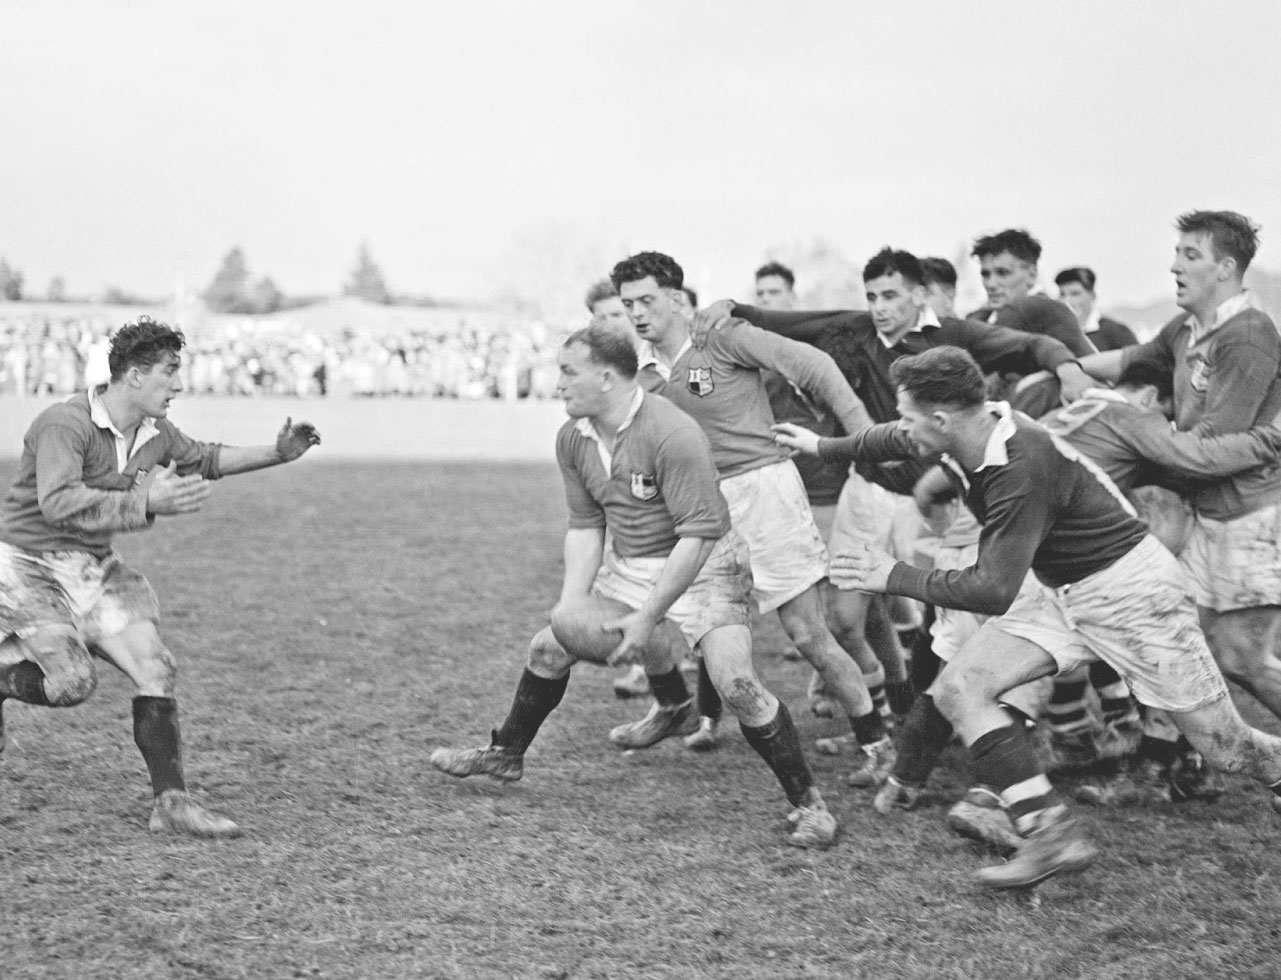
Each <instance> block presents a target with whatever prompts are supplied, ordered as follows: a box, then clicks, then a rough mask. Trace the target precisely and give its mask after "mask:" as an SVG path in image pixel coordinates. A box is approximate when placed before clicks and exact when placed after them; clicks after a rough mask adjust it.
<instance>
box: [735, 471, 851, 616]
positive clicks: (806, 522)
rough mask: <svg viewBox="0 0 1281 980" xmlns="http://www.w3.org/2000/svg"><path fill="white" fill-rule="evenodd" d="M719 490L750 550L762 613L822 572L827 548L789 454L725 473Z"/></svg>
mask: <svg viewBox="0 0 1281 980" xmlns="http://www.w3.org/2000/svg"><path fill="white" fill-rule="evenodd" d="M721 494H722V496H724V498H725V502H726V503H727V504H729V517H730V522H731V523H732V524H733V526H734V530H735V531H737V532H738V533H739V534H740V535H741V536H742V538H743V540H744V541H746V542H747V547H748V549H749V551H750V553H751V560H752V581H753V583H754V585H753V589H754V591H753V596H754V597H755V599H756V605H757V607H758V608H759V609H760V611H761V612H763V613H765V612H770V611H772V610H774V609H777V608H778V607H779V606H781V605H783V603H785V602H787V601H788V600H790V599H795V598H796V597H797V596H798V595H800V594H801V593H802V592H804V591H805V590H806V589H808V588H809V587H810V586H811V585H814V584H815V583H817V582H821V581H822V580H823V579H824V578H826V577H827V548H826V547H824V545H823V538H822V536H821V535H820V534H819V531H818V525H816V524H815V523H814V515H813V514H812V513H811V512H810V505H809V500H808V499H807V498H806V496H805V484H803V483H802V482H801V475H800V473H798V472H797V470H796V464H795V463H793V462H792V461H791V460H790V459H789V460H784V461H783V462H781V463H774V464H771V465H770V466H761V467H758V468H757V469H754V470H748V471H747V472H746V473H739V474H738V475H737V476H730V477H726V478H725V479H723V480H721Z"/></svg>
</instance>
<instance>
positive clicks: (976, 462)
mask: <svg viewBox="0 0 1281 980" xmlns="http://www.w3.org/2000/svg"><path fill="white" fill-rule="evenodd" d="M997 421H998V419H997V417H996V416H995V415H993V414H992V413H991V412H986V411H983V412H977V413H976V414H974V415H973V416H971V417H968V418H965V419H964V420H958V424H957V428H956V433H955V436H954V441H953V444H952V447H951V448H950V449H949V450H948V453H949V454H950V455H951V456H952V457H953V458H955V459H956V461H957V462H958V463H960V464H961V465H962V466H964V467H965V469H966V470H968V471H969V472H971V473H973V472H974V471H975V470H977V469H978V468H979V467H980V466H982V465H983V458H984V457H985V456H986V455H987V444H988V442H990V441H991V439H992V431H993V430H994V429H995V428H996V424H997Z"/></svg>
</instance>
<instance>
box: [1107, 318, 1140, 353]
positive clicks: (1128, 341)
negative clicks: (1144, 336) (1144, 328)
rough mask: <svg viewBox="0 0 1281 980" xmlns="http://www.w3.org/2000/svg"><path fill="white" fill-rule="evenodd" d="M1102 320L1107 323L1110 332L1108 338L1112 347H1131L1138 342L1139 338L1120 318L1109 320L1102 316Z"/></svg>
mask: <svg viewBox="0 0 1281 980" xmlns="http://www.w3.org/2000/svg"><path fill="white" fill-rule="evenodd" d="M1102 322H1103V323H1105V324H1106V325H1107V327H1108V330H1109V332H1110V333H1111V337H1110V340H1111V341H1112V344H1113V347H1114V348H1118V347H1132V346H1134V345H1135V344H1137V343H1138V342H1139V338H1138V337H1136V336H1135V335H1134V331H1133V330H1131V329H1130V328H1129V327H1127V326H1126V325H1125V324H1124V323H1122V322H1121V321H1120V320H1109V319H1108V318H1107V317H1104V318H1103V320H1102Z"/></svg>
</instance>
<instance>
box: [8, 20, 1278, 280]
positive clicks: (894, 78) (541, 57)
mask: <svg viewBox="0 0 1281 980" xmlns="http://www.w3.org/2000/svg"><path fill="white" fill-rule="evenodd" d="M0 12H2V13H3V23H4V33H5V40H6V43H5V53H4V56H3V58H0V91H3V95H2V96H0V133H3V140H4V142H3V149H2V150H0V188H2V190H3V196H2V197H0V200H2V201H3V206H2V208H0V257H5V258H7V259H8V260H9V261H10V262H11V263H12V264H14V265H16V266H18V267H19V268H20V269H21V270H22V271H23V272H24V273H25V274H26V277H27V284H28V289H29V291H31V292H35V293H43V291H44V289H45V287H46V285H47V283H48V282H49V279H50V277H52V276H53V275H55V274H58V275H62V276H63V277H65V279H66V280H67V285H68V288H69V290H70V292H72V293H97V292H99V291H100V290H101V289H102V288H103V286H104V285H106V284H108V283H112V284H119V285H121V286H124V287H126V288H129V289H132V290H136V291H142V292H146V293H150V294H153V295H163V294H164V293H166V292H167V291H168V290H169V289H170V288H171V285H172V283H173V281H174V279H175V275H176V274H185V275H186V276H187V278H188V279H189V280H190V281H191V284H192V285H193V286H195V287H196V288H203V287H204V285H205V284H207V282H208V281H209V279H210V277H211V276H212V274H213V272H214V270H215V268H216V267H217V265H218V262H219V260H220V258H221V256H222V255H223V254H224V253H225V252H226V251H227V250H228V249H229V248H230V247H231V246H233V245H240V246H242V247H243V248H244V250H245V252H246V254H247V257H248V260H249V263H250V266H251V268H252V270H253V271H254V272H256V273H258V274H264V273H266V274H270V275H272V276H273V277H274V278H275V280H276V282H277V283H278V284H279V285H280V286H281V287H282V288H283V289H284V290H285V291H286V292H288V293H295V294H296V293H304V292H325V293H333V292H336V291H337V289H338V287H339V285H340V284H341V282H342V280H343V278H344V277H345V276H346V273H347V271H348V270H349V268H350V267H351V265H352V262H353V259H354V256H355V253H356V249H357V246H358V243H359V242H360V241H362V240H367V241H368V242H369V245H370V247H371V249H372V252H373V254H374V257H375V258H376V259H377V261H378V262H379V263H380V264H381V265H382V267H383V269H384V271H385V273H386V276H387V279H388V280H389V282H390V284H391V286H392V288H393V289H395V290H397V291H403V292H410V293H430V294H434V295H438V296H447V297H483V296H485V295H487V294H489V293H491V292H492V291H493V290H494V289H495V288H496V284H498V282H499V281H500V280H501V279H502V277H503V270H502V266H503V263H504V256H508V255H509V254H510V252H511V242H512V241H513V240H514V239H517V238H519V237H521V236H526V237H529V236H531V235H532V236H533V237H535V238H537V237H538V236H540V235H541V236H544V237H545V236H546V235H547V234H548V232H547V229H548V228H560V229H563V231H564V234H565V236H566V237H567V238H568V239H575V240H577V239H584V240H600V241H607V242H609V243H611V244H612V243H615V242H617V243H619V244H621V245H624V246H625V247H627V248H629V249H641V248H656V249H659V250H662V251H667V252H670V253H671V254H673V255H675V256H676V258H677V259H678V260H680V261H681V262H682V263H684V264H685V266H686V268H687V269H688V270H690V271H691V273H692V275H693V277H694V278H695V279H696V281H697V285H699V286H700V288H702V289H703V290H705V291H710V293H711V294H712V295H721V294H737V295H739V296H740V297H741V296H743V295H744V294H745V290H746V288H747V287H748V286H749V285H750V280H751V270H752V269H753V268H755V266H756V265H757V264H759V262H760V261H761V259H762V258H763V257H764V254H765V252H766V250H767V249H768V248H769V247H770V246H772V245H783V244H787V243H789V242H793V241H796V240H800V239H807V238H811V237H814V236H823V237H826V238H828V239H830V240H831V241H833V242H834V243H835V244H837V245H838V246H839V247H840V248H841V249H842V250H843V251H844V252H845V253H846V254H847V255H848V256H849V257H850V258H851V259H854V260H856V261H857V262H858V263H859V264H860V265H861V263H862V261H863V260H864V259H865V258H866V257H867V256H868V255H869V254H870V253H871V252H873V251H875V249H876V248H878V247H879V246H880V245H882V244H885V243H892V244H894V245H896V246H899V247H906V248H910V249H912V250H914V251H917V252H919V253H922V254H924V253H931V252H932V253H942V254H946V255H951V254H954V253H955V251H956V250H957V248H958V247H959V246H960V244H961V243H962V242H963V241H965V240H966V239H968V238H971V237H973V236H974V235H975V234H977V233H980V232H983V231H992V230H997V229H999V228H1001V227H1005V226H1008V225H1023V226H1026V227H1028V228H1030V229H1031V230H1032V231H1033V232H1034V233H1035V234H1036V235H1037V236H1038V237H1040V238H1041V239H1042V241H1043V242H1044V244H1045V255H1044V257H1043V260H1042V271H1043V274H1048V276H1052V274H1053V272H1054V270H1055V269H1057V268H1058V267H1060V266H1062V265H1066V264H1078V263H1084V264H1090V265H1093V266H1094V267H1095V269H1096V270H1097V271H1098V273H1099V277H1100V293H1101V295H1102V296H1103V297H1104V298H1105V299H1107V300H1111V301H1113V302H1116V301H1120V300H1134V301H1142V300H1149V299H1155V298H1164V297H1168V296H1169V293H1170V288H1169V276H1168V274H1167V272H1166V268H1167V266H1168V264H1169V260H1170V256H1171V253H1172V246H1173V240H1174V236H1173V233H1172V231H1171V222H1172V220H1173V218H1174V217H1175V215H1176V214H1178V213H1179V212H1180V211H1183V210H1187V209H1190V208H1195V207H1206V208H1232V209H1234V210H1239V211H1243V212H1245V213H1246V214H1249V215H1250V216H1251V217H1253V218H1254V219H1255V220H1257V221H1259V222H1260V223H1261V224H1262V225H1263V226H1264V245H1263V248H1262V250H1261V252H1260V256H1259V259H1258V262H1259V263H1260V264H1261V265H1263V266H1266V267H1270V268H1274V269H1281V116H1279V115H1278V113H1277V110H1276V108H1275V103H1276V100H1277V97H1278V93H1281V3H1277V2H1274V0H1259V2H1253V3H1249V2H1231V0H1216V2H1215V3H1212V4H1211V3H1204V2H1190V0H1139V2H1121V0H1112V2H1080V3H1070V2H1069V3H1061V4H1053V5H1051V4H1041V3H1016V2H1014V0H1004V2H986V0H968V2H944V0H924V2H922V0H918V2H913V3H878V4H871V3H861V2H860V3H855V2H850V0H836V2H829V0H823V2H810V3H806V2H804V0H792V2H787V3H781V2H780V3H765V2H759V0H703V2H675V0H651V2H640V0H627V2H616V3H606V2H588V0H579V2H572V3H571V2H567V0H539V2H534V0H529V2H522V3H517V2H496V3H486V2H470V3H468V2H454V3H448V4H444V3H441V4H436V3H424V2H411V0H404V2H401V0H361V2H347V0H339V2H323V0H311V2H278V0H274V2H244V0H222V2H218V3H206V2H201V3H194V2H191V3H174V2H172V0H167V2H161V0H96V2H88V0H86V2H66V0H42V2H38V3H37V2H29V0H0ZM601 271H602V272H604V271H607V270H604V269H602V270H601ZM1044 277H1047V276H1045V275H1043V278H1044Z"/></svg>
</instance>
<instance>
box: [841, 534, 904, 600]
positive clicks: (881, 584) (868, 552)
mask: <svg viewBox="0 0 1281 980" xmlns="http://www.w3.org/2000/svg"><path fill="white" fill-rule="evenodd" d="M895 564H896V562H895V560H894V558H893V557H892V556H890V555H889V554H887V553H886V552H884V551H881V550H879V549H877V548H869V547H868V546H867V545H863V546H862V547H861V548H859V549H858V550H857V551H854V552H852V553H850V554H844V555H836V556H835V557H833V558H832V564H831V569H830V571H829V572H828V578H829V579H831V582H832V584H833V585H834V586H836V587H837V588H838V589H858V590H859V591H860V592H884V591H886V589H887V588H889V584H890V572H891V571H893V570H894V565H895Z"/></svg>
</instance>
